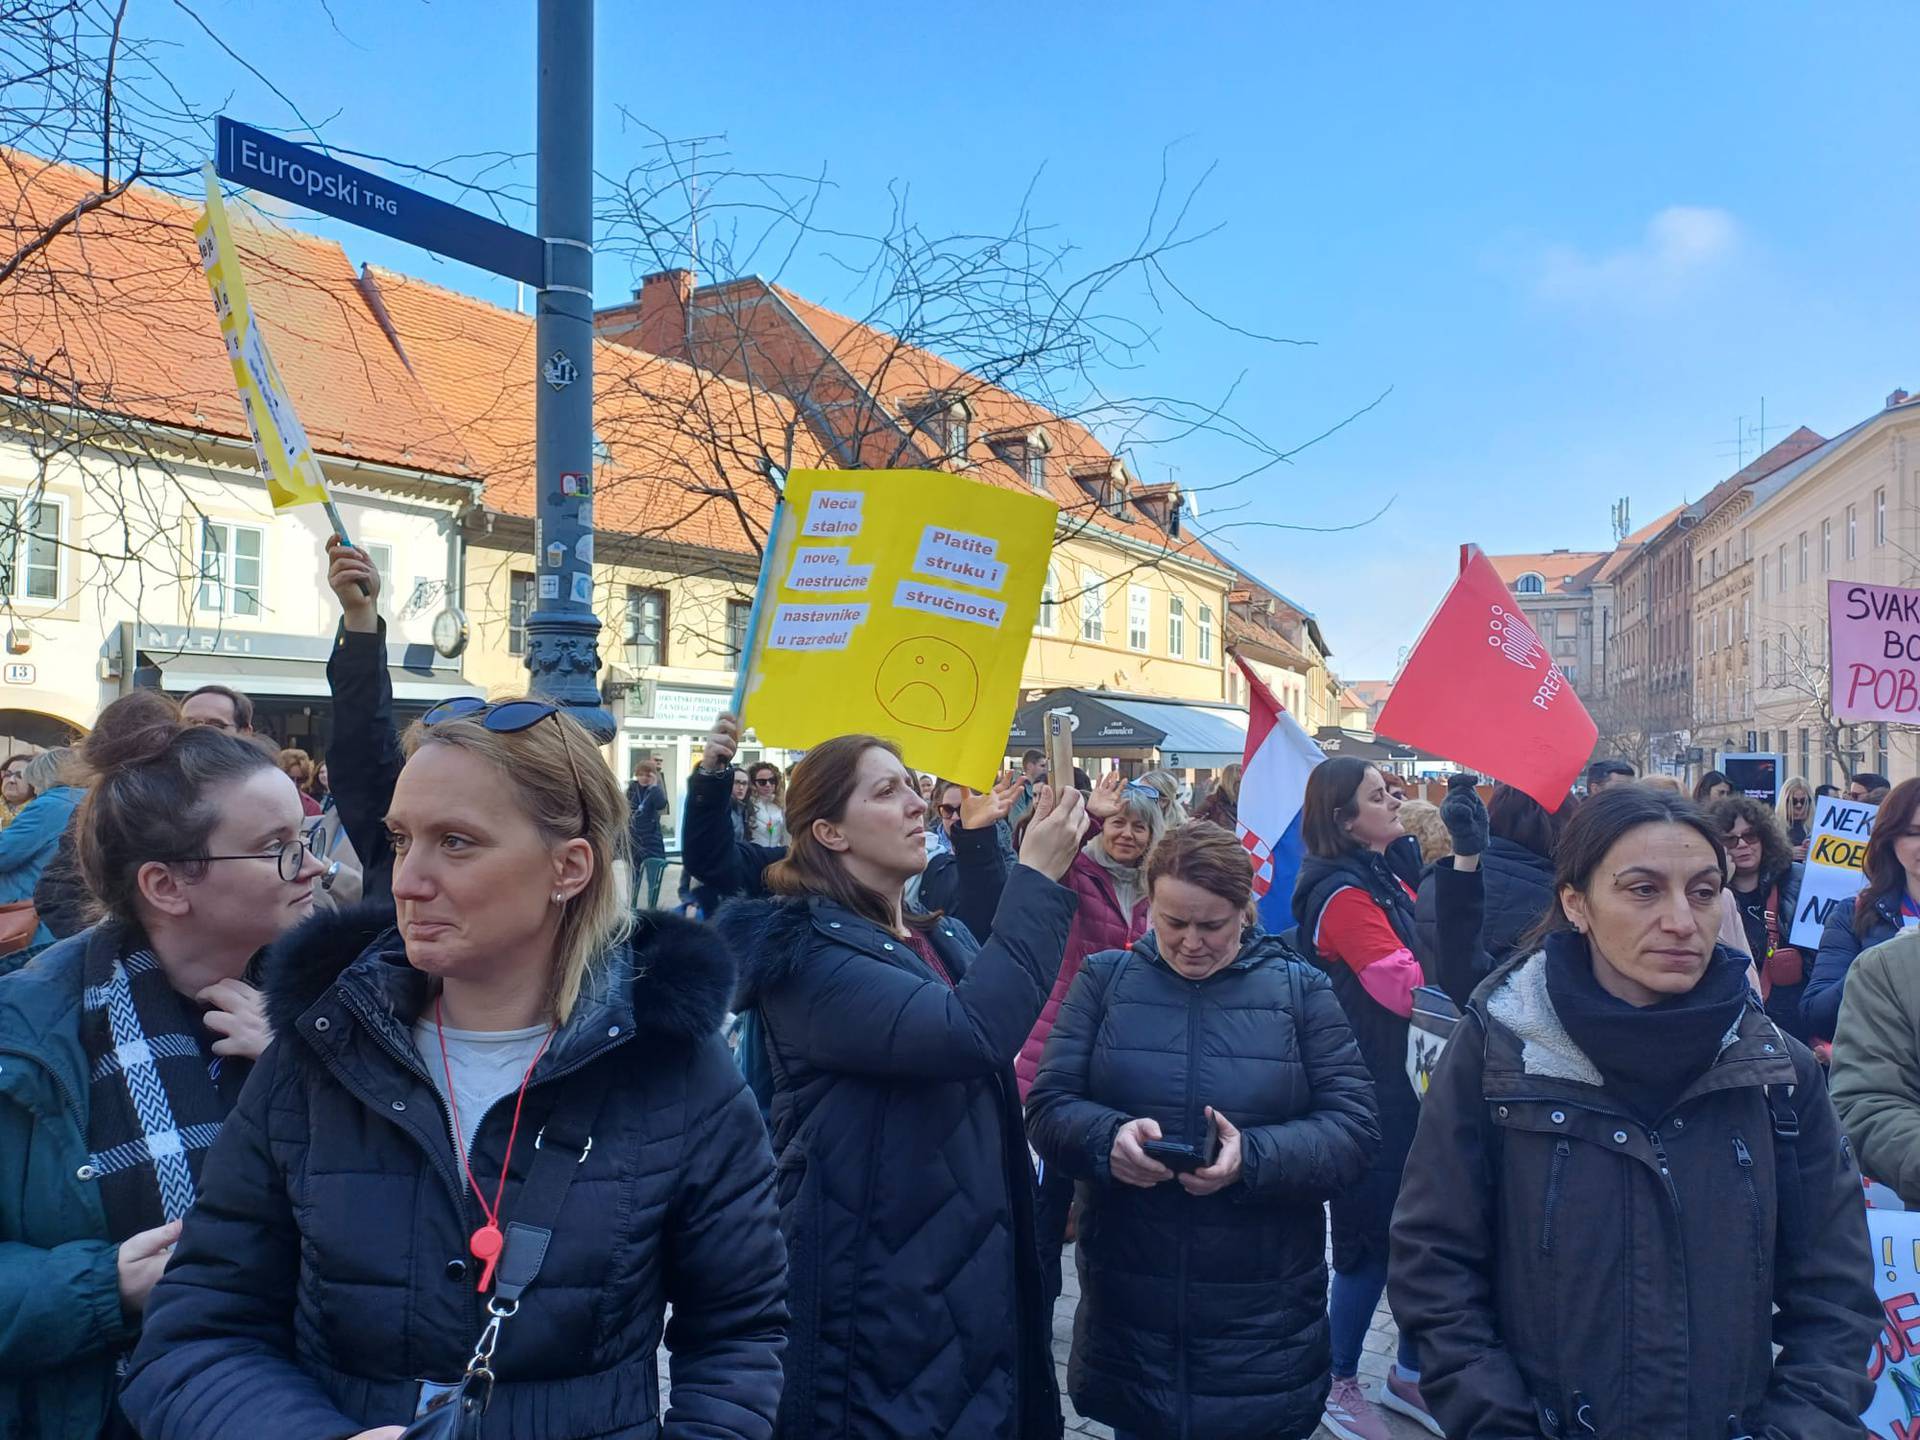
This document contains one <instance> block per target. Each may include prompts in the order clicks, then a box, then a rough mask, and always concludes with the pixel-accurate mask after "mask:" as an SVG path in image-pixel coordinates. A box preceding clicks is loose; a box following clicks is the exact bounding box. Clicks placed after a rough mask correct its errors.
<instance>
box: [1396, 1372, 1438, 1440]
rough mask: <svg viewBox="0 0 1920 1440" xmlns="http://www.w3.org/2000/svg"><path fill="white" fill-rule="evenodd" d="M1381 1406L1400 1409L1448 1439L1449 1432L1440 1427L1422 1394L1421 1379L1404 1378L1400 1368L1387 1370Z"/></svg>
mask: <svg viewBox="0 0 1920 1440" xmlns="http://www.w3.org/2000/svg"><path fill="white" fill-rule="evenodd" d="M1380 1408H1381V1409H1382V1410H1394V1411H1398V1412H1399V1413H1400V1414H1402V1415H1404V1416H1406V1417H1407V1418H1408V1419H1409V1420H1411V1421H1413V1422H1414V1424H1416V1425H1419V1426H1422V1427H1424V1428H1425V1429H1426V1430H1427V1431H1428V1432H1429V1433H1431V1434H1434V1435H1438V1436H1439V1437H1440V1440H1446V1437H1447V1432H1446V1431H1444V1430H1442V1429H1441V1428H1440V1422H1439V1421H1438V1420H1436V1419H1434V1418H1433V1412H1432V1411H1431V1410H1429V1409H1427V1402H1426V1401H1425V1400H1424V1399H1422V1398H1421V1396H1420V1383H1419V1381H1417V1380H1402V1379H1401V1378H1400V1372H1399V1370H1398V1369H1392V1370H1389V1371H1387V1383H1386V1384H1385V1385H1383V1386H1381V1387H1380Z"/></svg>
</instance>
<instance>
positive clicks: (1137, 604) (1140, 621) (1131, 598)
mask: <svg viewBox="0 0 1920 1440" xmlns="http://www.w3.org/2000/svg"><path fill="white" fill-rule="evenodd" d="M1152 619H1153V597H1152V596H1150V595H1148V594H1147V592H1146V590H1145V589H1144V588H1143V587H1142V586H1139V585H1130V586H1128V587H1127V648H1128V649H1129V650H1144V649H1146V648H1147V626H1148V625H1149V624H1150V623H1151V622H1152Z"/></svg>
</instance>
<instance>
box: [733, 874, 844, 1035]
mask: <svg viewBox="0 0 1920 1440" xmlns="http://www.w3.org/2000/svg"><path fill="white" fill-rule="evenodd" d="M829 911H831V912H832V913H831V916H830V917H829V916H828V914H827V912H829ZM816 915H819V916H820V917H821V918H822V919H823V920H824V921H825V922H826V923H829V924H831V923H834V922H835V921H837V922H838V923H839V924H840V925H841V926H843V927H846V928H848V929H851V928H852V927H854V926H861V927H864V928H867V929H873V928H875V927H874V926H873V925H872V923H871V922H870V921H866V920H862V919H860V918H859V917H858V916H857V915H854V914H852V913H851V912H850V911H846V910H843V909H841V907H839V906H838V905H833V904H831V903H829V902H827V901H821V900H812V899H807V898H804V897H799V896H768V897H765V898H762V899H744V898H742V899H737V900H729V901H728V902H727V903H726V904H725V905H724V906H722V907H721V909H720V913H719V914H718V915H716V916H715V917H714V921H713V924H714V929H715V930H717V931H718V932H719V935H720V939H721V941H722V943H724V944H725V945H726V946H727V947H728V948H729V949H730V950H731V951H732V952H733V953H734V954H736V955H738V956H740V957H741V961H740V977H739V983H738V985H737V986H736V987H735V990H734V995H733V1008H734V1009H735V1010H745V1009H748V1008H750V1007H751V1006H753V1005H755V1004H757V1003H758V1002H759V999H760V997H761V996H762V995H764V994H765V993H766V992H767V991H768V990H771V989H772V988H773V987H774V986H776V985H778V984H779V983H780V982H781V981H782V980H784V979H786V977H787V976H788V975H789V974H791V973H792V972H793V969H794V967H795V966H796V965H798V964H799V963H800V962H801V961H802V960H803V959H805V958H806V955H807V951H808V950H809V949H810V948H811V946H812V944H813V943H814V919H815V916H816Z"/></svg>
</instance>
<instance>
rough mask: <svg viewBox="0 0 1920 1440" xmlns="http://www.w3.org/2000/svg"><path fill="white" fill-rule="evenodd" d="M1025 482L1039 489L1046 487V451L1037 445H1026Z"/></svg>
mask: <svg viewBox="0 0 1920 1440" xmlns="http://www.w3.org/2000/svg"><path fill="white" fill-rule="evenodd" d="M1027 484H1029V485H1031V486H1032V487H1033V488H1034V489H1036V490H1040V491H1044V490H1045V489H1046V488H1047V452H1046V451H1045V450H1042V449H1041V448H1040V447H1039V446H1038V445H1029V446H1027Z"/></svg>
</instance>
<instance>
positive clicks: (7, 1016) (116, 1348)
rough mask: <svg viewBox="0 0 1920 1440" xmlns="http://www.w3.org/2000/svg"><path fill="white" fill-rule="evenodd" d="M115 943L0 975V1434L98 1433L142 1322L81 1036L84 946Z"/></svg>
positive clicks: (43, 1438) (44, 1438)
mask: <svg viewBox="0 0 1920 1440" xmlns="http://www.w3.org/2000/svg"><path fill="white" fill-rule="evenodd" d="M118 944H119V938H118V931H117V929H116V927H113V926H104V925H103V926H100V927H98V928H96V929H93V930H88V931H85V932H83V933H82V934H79V935H76V936H74V937H73V938H72V939H69V940H63V941H61V942H60V943H59V944H57V945H55V946H53V947H52V948H51V949H49V950H45V951H43V952H42V953H41V954H40V955H39V957H38V958H36V959H35V960H34V961H33V962H32V963H31V964H29V965H27V966H26V967H25V968H24V969H21V970H19V971H17V972H16V973H14V974H12V975H8V976H6V977H5V978H4V979H0V1440H96V1437H98V1436H99V1435H100V1433H101V1427H102V1426H103V1425H104V1424H105V1422H106V1418H107V1414H108V1405H109V1404H110V1403H111V1401H112V1398H113V1392H114V1384H115V1382H114V1363H115V1360H116V1359H117V1358H118V1356H119V1355H120V1353H121V1352H122V1351H123V1350H124V1349H126V1347H128V1346H129V1345H131V1344H132V1343H133V1338H134V1336H135V1335H137V1334H138V1333H139V1329H140V1327H139V1324H138V1323H137V1322H133V1321H129V1320H128V1319H127V1317H126V1315H125V1313H124V1312H123V1311H122V1310H121V1308H120V1279H119V1267H118V1265H117V1263H116V1262H117V1258H118V1254H119V1246H118V1245H117V1244H116V1243H115V1242H114V1241H112V1240H109V1239H108V1238H107V1216H106V1211H105V1209H104V1208H103V1207H102V1205H101V1203H100V1186H99V1184H98V1182H97V1181H95V1180H94V1179H93V1169H92V1163H91V1161H92V1157H91V1155H90V1154H89V1153H88V1147H87V1123H88V1118H89V1105H90V1101H91V1095H90V1092H89V1088H88V1084H87V1056H86V1052H85V1051H84V1050H83V1049H82V1048H81V1045H80V1007H81V991H82V988H83V982H82V976H83V975H84V973H85V968H84V967H85V958H86V952H87V948H88V946H90V945H98V946H110V947H111V946H118Z"/></svg>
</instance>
